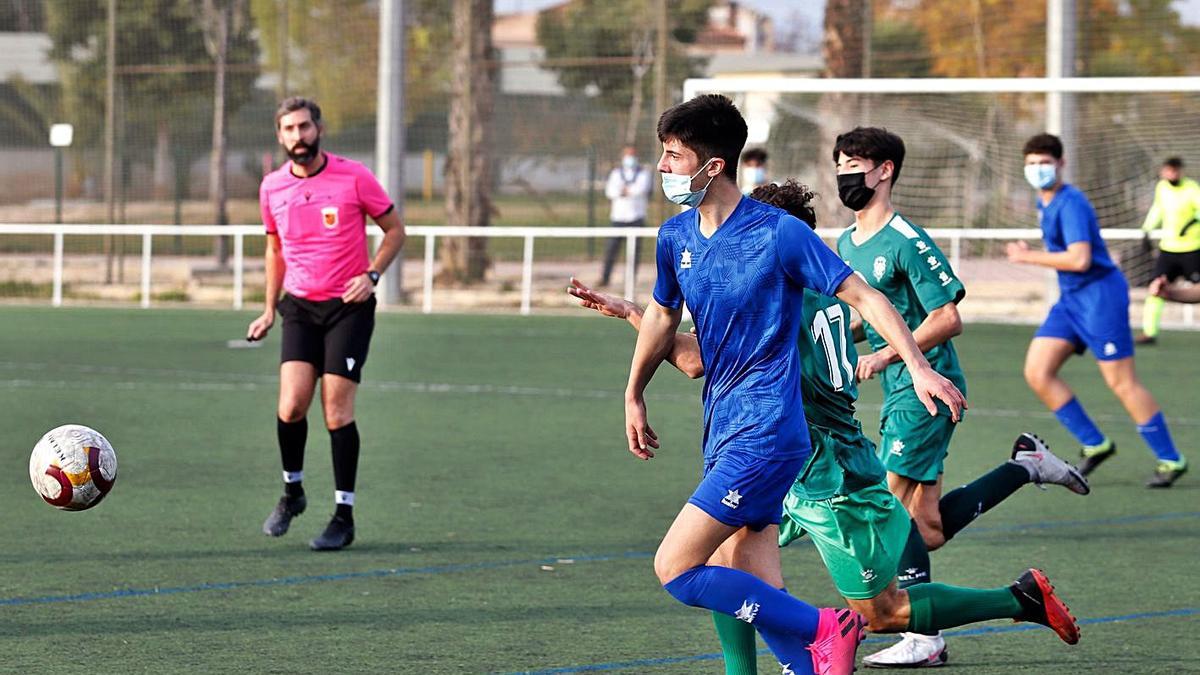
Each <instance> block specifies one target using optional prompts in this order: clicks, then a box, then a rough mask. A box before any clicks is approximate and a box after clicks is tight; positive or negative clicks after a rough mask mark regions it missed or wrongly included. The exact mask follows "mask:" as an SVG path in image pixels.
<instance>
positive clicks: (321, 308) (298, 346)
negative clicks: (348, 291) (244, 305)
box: [279, 295, 375, 382]
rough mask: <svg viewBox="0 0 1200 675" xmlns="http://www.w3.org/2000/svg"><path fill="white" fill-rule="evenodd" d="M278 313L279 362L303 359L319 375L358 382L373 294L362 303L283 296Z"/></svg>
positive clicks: (371, 324) (370, 327) (372, 312)
mask: <svg viewBox="0 0 1200 675" xmlns="http://www.w3.org/2000/svg"><path fill="white" fill-rule="evenodd" d="M279 315H280V316H282V317H283V345H282V347H281V349H280V358H279V361H280V362H281V363H283V362H287V361H304V362H306V363H311V364H313V366H314V367H316V369H317V372H318V373H320V374H325V373H331V374H333V375H341V376H342V377H345V378H349V379H351V380H354V381H355V382H361V381H362V368H363V364H365V363H366V362H367V350H368V348H369V347H370V346H371V333H372V332H374V330H375V296H374V295H372V296H371V297H370V298H368V299H367V301H366V302H357V303H349V304H347V303H345V302H342V301H341V299H340V298H333V299H332V300H322V301H320V302H313V301H311V300H305V299H304V298H296V297H292V296H291V295H284V296H283V299H282V300H280V301H279Z"/></svg>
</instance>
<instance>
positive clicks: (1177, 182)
mask: <svg viewBox="0 0 1200 675" xmlns="http://www.w3.org/2000/svg"><path fill="white" fill-rule="evenodd" d="M1167 182H1168V183H1170V184H1171V187H1179V184H1180V183H1181V182H1183V181H1182V180H1180V179H1179V178H1176V179H1175V180H1169V181H1167Z"/></svg>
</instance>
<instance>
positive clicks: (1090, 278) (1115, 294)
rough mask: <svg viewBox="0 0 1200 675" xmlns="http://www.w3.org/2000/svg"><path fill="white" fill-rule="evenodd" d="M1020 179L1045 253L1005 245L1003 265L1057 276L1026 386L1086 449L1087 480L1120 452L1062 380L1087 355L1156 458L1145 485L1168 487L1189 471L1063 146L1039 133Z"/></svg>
mask: <svg viewBox="0 0 1200 675" xmlns="http://www.w3.org/2000/svg"><path fill="white" fill-rule="evenodd" d="M1024 155H1025V178H1026V180H1027V181H1029V184H1030V185H1032V186H1033V188H1034V189H1035V190H1037V191H1038V202H1037V208H1038V222H1039V223H1040V225H1041V228H1042V240H1043V241H1044V242H1045V250H1044V251H1035V250H1032V249H1030V248H1029V246H1028V245H1027V244H1026V243H1025V242H1023V241H1018V242H1014V243H1010V244H1009V245H1008V249H1007V251H1008V259H1009V260H1010V261H1012V262H1017V263H1028V264H1031V265H1041V266H1043V267H1049V268H1051V269H1054V270H1057V271H1058V286H1059V291H1060V297H1059V300H1058V302H1057V303H1055V305H1054V306H1053V307H1051V308H1050V314H1049V315H1048V316H1047V317H1046V320H1045V321H1044V322H1043V323H1042V326H1041V328H1038V330H1037V333H1036V334H1035V335H1034V337H1033V340H1032V341H1031V342H1030V343H1029V351H1028V353H1027V354H1026V355H1025V381H1026V382H1028V383H1029V386H1030V388H1031V389H1033V391H1034V393H1035V394H1037V396H1038V398H1040V399H1041V400H1042V402H1043V403H1045V404H1046V407H1047V408H1049V409H1050V410H1052V411H1054V415H1055V416H1056V417H1057V418H1058V420H1059V422H1061V423H1062V425H1063V426H1064V427H1066V428H1067V430H1068V431H1070V432H1071V434H1072V435H1073V436H1075V438H1076V439H1077V440H1078V441H1079V442H1080V443H1081V444H1082V445H1083V451H1082V454H1083V462H1082V463H1081V464H1080V467H1079V468H1080V471H1082V472H1083V473H1084V474H1085V475H1086V474H1088V473H1090V472H1091V471H1093V470H1095V468H1096V467H1097V466H1099V465H1100V463H1101V462H1103V461H1104V460H1106V459H1108V458H1109V457H1112V456H1113V454H1115V453H1116V451H1117V446H1116V444H1114V443H1113V442H1112V439H1110V438H1108V436H1106V435H1105V434H1104V433H1103V432H1101V431H1100V429H1099V427H1097V426H1096V424H1095V422H1093V421H1092V419H1091V418H1090V417H1088V414H1087V412H1086V411H1084V409H1083V406H1082V405H1080V403H1079V400H1078V399H1076V398H1075V394H1074V392H1072V391H1071V388H1070V387H1069V386H1068V385H1067V383H1066V382H1065V381H1064V380H1063V379H1062V378H1061V377H1059V374H1058V373H1059V370H1060V369H1061V368H1062V366H1063V364H1064V363H1065V362H1066V360H1067V358H1068V357H1070V356H1071V355H1072V354H1082V353H1083V352H1084V351H1086V350H1088V349H1090V350H1092V354H1093V356H1095V358H1096V362H1097V364H1098V365H1099V366H1100V374H1101V375H1103V376H1104V382H1105V383H1106V384H1107V385H1108V388H1109V389H1111V390H1112V392H1113V393H1114V394H1116V396H1117V398H1118V399H1119V400H1120V401H1121V405H1123V406H1124V407H1125V410H1126V412H1128V413H1129V416H1130V417H1131V418H1132V419H1133V421H1134V423H1136V424H1137V429H1138V433H1140V434H1141V435H1142V438H1143V439H1144V440H1145V441H1146V445H1148V446H1150V449H1151V450H1152V451H1153V452H1154V455H1155V457H1157V458H1158V467H1157V469H1156V470H1155V472H1154V475H1153V476H1152V477H1151V478H1150V480H1149V482H1147V483H1146V485H1147V486H1148V487H1154V488H1166V487H1170V486H1171V485H1172V484H1173V483H1174V482H1175V481H1176V480H1177V479H1178V478H1179V477H1180V476H1182V475H1183V473H1184V472H1185V471H1186V470H1187V460H1185V459H1184V457H1183V456H1182V455H1181V454H1179V451H1178V450H1176V449H1175V444H1174V442H1173V441H1172V439H1171V433H1170V431H1169V430H1168V429H1167V421H1166V419H1165V418H1164V417H1163V414H1162V410H1161V409H1160V408H1159V406H1158V402H1157V401H1155V400H1154V396H1153V395H1151V394H1150V392H1149V391H1148V390H1147V389H1146V387H1145V386H1143V385H1142V383H1141V380H1139V379H1138V376H1137V373H1136V372H1135V371H1134V367H1133V334H1132V332H1131V331H1130V329H1129V284H1128V283H1126V281H1125V276H1124V275H1122V274H1121V270H1120V269H1118V268H1117V266H1116V265H1115V264H1114V263H1113V261H1112V259H1111V258H1110V257H1109V255H1108V247H1107V246H1105V244H1104V239H1102V238H1101V237H1100V225H1099V223H1098V221H1097V219H1096V212H1095V210H1093V209H1092V205H1091V203H1090V202H1089V201H1088V198H1087V197H1086V196H1085V195H1084V194H1083V192H1082V191H1081V190H1079V189H1078V188H1076V187H1075V186H1073V185H1069V184H1067V183H1066V182H1064V181H1063V179H1062V168H1063V165H1064V161H1063V145H1062V141H1060V140H1059V139H1058V137H1056V136H1053V135H1051V134H1038V135H1037V136H1034V137H1033V138H1030V139H1029V140H1028V141H1027V142H1026V143H1025V149H1024Z"/></svg>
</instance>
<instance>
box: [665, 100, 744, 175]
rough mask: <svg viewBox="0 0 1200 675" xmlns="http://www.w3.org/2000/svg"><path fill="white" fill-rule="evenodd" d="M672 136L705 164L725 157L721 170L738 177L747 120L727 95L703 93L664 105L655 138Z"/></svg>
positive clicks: (670, 137) (667, 138)
mask: <svg viewBox="0 0 1200 675" xmlns="http://www.w3.org/2000/svg"><path fill="white" fill-rule="evenodd" d="M672 138H673V139H675V140H677V141H679V142H680V143H682V144H683V145H684V146H686V147H687V148H688V149H690V150H692V151H693V152H695V153H696V156H697V157H699V158H700V162H701V163H704V162H707V161H709V160H710V159H712V158H714V157H717V158H720V159H723V160H725V170H724V171H723V172H722V173H724V174H725V175H726V176H727V177H728V178H729V179H730V180H735V181H736V180H737V165H738V153H740V152H741V151H742V146H744V145H746V120H744V119H742V114H741V113H740V112H738V109H737V106H735V105H733V101H731V100H729V98H728V97H726V96H722V95H720V94H704V95H702V96H697V97H696V98H693V99H692V100H690V101H684V102H683V103H680V104H679V105H677V106H674V107H672V108H667V110H666V112H664V113H663V114H662V116H661V117H659V118H658V140H659V141H661V142H663V143H665V142H667V141H668V140H670V139H672Z"/></svg>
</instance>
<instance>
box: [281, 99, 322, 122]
mask: <svg viewBox="0 0 1200 675" xmlns="http://www.w3.org/2000/svg"><path fill="white" fill-rule="evenodd" d="M297 110H307V111H308V114H309V115H311V116H312V121H313V124H320V123H321V106H319V105H317V102H316V101H314V100H312V99H307V98H303V97H300V96H292V97H290V98H285V99H283V102H282V103H280V104H279V108H278V109H277V110H276V111H275V127H276V128H279V120H281V119H283V116H284V115H287V114H288V113H294V112H296V111H297Z"/></svg>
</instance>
